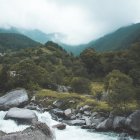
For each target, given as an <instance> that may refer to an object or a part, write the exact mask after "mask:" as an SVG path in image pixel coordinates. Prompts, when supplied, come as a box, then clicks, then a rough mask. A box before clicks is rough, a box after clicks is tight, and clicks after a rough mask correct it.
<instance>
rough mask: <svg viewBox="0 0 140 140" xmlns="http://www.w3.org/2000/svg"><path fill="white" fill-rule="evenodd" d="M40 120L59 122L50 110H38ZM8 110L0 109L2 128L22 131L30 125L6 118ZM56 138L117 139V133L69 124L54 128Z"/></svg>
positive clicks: (9, 130)
mask: <svg viewBox="0 0 140 140" xmlns="http://www.w3.org/2000/svg"><path fill="white" fill-rule="evenodd" d="M35 113H36V115H37V116H38V119H39V121H41V122H44V123H46V124H47V125H49V126H50V128H52V127H51V126H52V125H55V124H58V123H59V122H57V121H54V120H52V119H51V116H50V114H49V113H48V112H44V113H38V112H36V111H35ZM5 114H6V112H4V111H0V130H1V131H4V132H6V133H10V132H16V131H22V130H24V129H26V128H27V127H29V126H28V125H17V124H16V122H15V121H13V120H4V116H5ZM52 131H53V132H54V135H55V137H56V140H117V135H116V134H113V133H96V132H89V131H87V130H83V129H80V128H79V127H76V126H67V127H66V129H65V130H57V129H52Z"/></svg>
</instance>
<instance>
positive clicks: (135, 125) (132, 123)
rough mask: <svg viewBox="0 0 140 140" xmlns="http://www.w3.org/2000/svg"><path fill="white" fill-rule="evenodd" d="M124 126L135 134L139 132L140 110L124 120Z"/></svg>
mask: <svg viewBox="0 0 140 140" xmlns="http://www.w3.org/2000/svg"><path fill="white" fill-rule="evenodd" d="M125 123H126V126H127V127H128V128H129V129H131V130H133V131H136V132H140V110H137V111H135V112H134V113H132V114H131V115H130V116H129V117H128V118H127V119H126V122H125Z"/></svg>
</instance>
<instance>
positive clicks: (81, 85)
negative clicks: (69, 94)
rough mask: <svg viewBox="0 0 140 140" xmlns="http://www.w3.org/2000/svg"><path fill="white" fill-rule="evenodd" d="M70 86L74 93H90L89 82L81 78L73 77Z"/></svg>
mask: <svg viewBox="0 0 140 140" xmlns="http://www.w3.org/2000/svg"><path fill="white" fill-rule="evenodd" d="M71 86H72V88H73V90H74V92H76V93H83V94H88V93H90V80H88V79H86V78H82V77H74V78H73V79H72V81H71Z"/></svg>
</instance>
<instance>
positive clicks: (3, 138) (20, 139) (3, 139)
mask: <svg viewBox="0 0 140 140" xmlns="http://www.w3.org/2000/svg"><path fill="white" fill-rule="evenodd" d="M0 140H54V136H53V133H52V132H51V130H50V128H49V127H48V126H47V125H46V124H44V123H40V122H38V123H36V124H35V125H34V126H32V127H30V128H27V129H25V130H24V131H22V132H15V133H10V134H3V135H0Z"/></svg>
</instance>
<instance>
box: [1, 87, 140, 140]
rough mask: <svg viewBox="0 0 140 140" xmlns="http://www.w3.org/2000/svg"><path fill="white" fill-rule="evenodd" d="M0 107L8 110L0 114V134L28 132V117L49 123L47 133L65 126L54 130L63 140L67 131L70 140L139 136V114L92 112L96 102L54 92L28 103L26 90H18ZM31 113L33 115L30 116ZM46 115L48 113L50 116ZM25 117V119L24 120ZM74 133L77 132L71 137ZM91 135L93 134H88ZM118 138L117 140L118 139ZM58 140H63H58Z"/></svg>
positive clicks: (136, 112)
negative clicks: (62, 126)
mask: <svg viewBox="0 0 140 140" xmlns="http://www.w3.org/2000/svg"><path fill="white" fill-rule="evenodd" d="M9 99H10V100H9ZM56 99H57V100H56ZM0 103H1V105H0V107H1V109H2V108H3V109H4V110H8V113H7V112H3V111H1V112H0V115H1V119H0V121H1V123H0V124H1V126H0V130H1V131H4V132H7V133H10V132H13V131H14V132H15V131H22V130H24V129H26V128H28V127H29V125H30V124H28V123H29V122H31V123H32V122H34V121H31V120H30V119H31V118H30V117H31V116H32V117H33V120H35V121H41V122H44V123H46V124H47V125H48V124H49V121H50V122H51V124H49V127H50V128H51V129H52V127H53V128H54V129H56V128H58V127H54V126H53V125H52V124H53V123H54V125H55V126H56V125H59V124H63V125H65V126H66V127H64V129H65V128H66V129H65V130H57V132H60V133H65V132H66V135H67V136H68V135H70V133H71V130H73V131H72V135H74V137H76V138H77V137H79V136H80V134H79V135H77V133H78V132H79V133H81V135H82V133H84V132H85V134H84V135H85V136H87V135H89V138H88V136H87V138H88V139H87V140H91V139H90V136H92V135H93V134H97V135H98V136H99V135H101V138H100V139H99V140H102V138H104V134H107V137H108V134H110V132H115V133H116V135H115V136H114V135H113V137H112V136H111V138H110V140H112V139H113V140H114V137H115V140H116V139H119V138H120V139H119V140H125V139H126V138H127V140H130V138H129V136H132V137H133V138H131V139H135V138H136V137H138V135H139V132H140V125H139V123H140V120H139V118H140V111H139V110H138V111H134V112H133V113H130V114H129V115H128V116H117V115H115V114H114V113H113V112H109V111H105V110H104V111H103V110H102V111H101V110H100V111H99V110H94V109H95V108H97V106H99V104H97V102H96V101H95V100H94V99H92V97H91V96H85V95H78V94H74V93H71V94H70V93H57V92H53V93H51V94H50V93H48V92H47V93H46V91H45V92H44V91H43V92H41V94H40V93H36V94H34V95H33V96H32V98H31V99H30V98H29V97H28V93H27V91H26V90H24V89H19V90H13V91H11V92H9V93H7V94H6V95H5V96H2V97H0ZM17 106H18V107H20V108H21V109H18V108H16V109H15V108H14V109H13V107H17ZM103 107H106V106H103ZM32 110H33V111H34V112H35V114H36V115H35V114H34V113H33V112H31V111H32ZM35 110H36V111H35ZM11 112H12V113H11ZM48 112H49V113H50V115H49V113H48ZM6 113H7V114H6ZM9 114H10V115H9ZM11 114H12V115H11ZM20 114H23V115H20ZM27 114H28V115H27ZM29 114H30V115H29ZM27 116H28V117H29V118H27ZM36 116H37V117H36ZM5 119H6V120H5ZM19 119H20V122H23V123H24V122H25V120H28V121H27V122H28V123H27V124H25V123H24V125H23V124H22V125H19V126H17V120H19ZM48 119H49V121H48ZM11 121H12V123H11ZM10 123H11V124H10ZM7 124H8V126H9V125H11V126H10V127H7ZM77 129H78V130H77ZM84 129H87V130H84ZM61 131H62V132H61ZM63 131H64V132H63ZM74 131H75V132H77V131H78V132H77V133H74ZM89 131H90V132H89ZM91 132H92V133H93V134H91ZM101 132H103V133H101ZM115 133H113V134H115ZM109 136H110V135H109ZM118 136H120V137H119V138H118ZM57 137H59V136H57ZM83 137H84V136H83ZM92 137H93V136H92ZM84 138H85V137H84ZM80 139H81V138H80ZM58 140H59V139H58ZM60 140H63V139H62V138H61V139H60ZM75 140H77V139H75ZM84 140H85V139H84ZM103 140H107V138H106V137H105V139H103Z"/></svg>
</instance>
